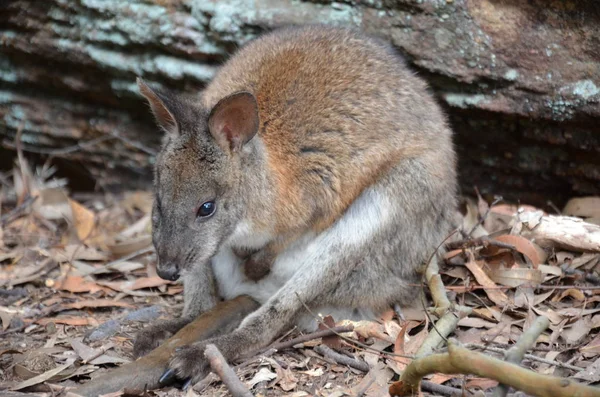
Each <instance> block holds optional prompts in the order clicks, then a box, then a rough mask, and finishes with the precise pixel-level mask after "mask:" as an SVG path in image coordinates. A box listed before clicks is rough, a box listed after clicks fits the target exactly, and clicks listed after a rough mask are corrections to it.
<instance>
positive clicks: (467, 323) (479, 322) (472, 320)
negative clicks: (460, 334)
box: [458, 317, 496, 328]
mask: <svg viewBox="0 0 600 397" xmlns="http://www.w3.org/2000/svg"><path fill="white" fill-rule="evenodd" d="M458 326H459V327H472V328H494V327H495V326H496V323H493V322H491V321H485V320H483V319H481V318H476V317H464V318H461V319H460V320H459V321H458Z"/></svg>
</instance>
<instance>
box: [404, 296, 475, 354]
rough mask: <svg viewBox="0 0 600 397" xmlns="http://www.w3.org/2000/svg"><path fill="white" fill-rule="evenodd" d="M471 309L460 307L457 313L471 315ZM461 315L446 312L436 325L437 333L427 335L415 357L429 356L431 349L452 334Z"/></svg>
mask: <svg viewBox="0 0 600 397" xmlns="http://www.w3.org/2000/svg"><path fill="white" fill-rule="evenodd" d="M471 310H472V309H471V308H468V307H461V308H460V309H459V313H460V314H461V315H469V314H470V313H471ZM461 315H458V316H457V315H456V314H454V313H453V312H451V311H448V312H447V313H446V314H444V315H443V316H442V318H440V319H439V320H438V321H437V322H436V323H435V329H436V330H437V332H430V333H429V335H427V337H426V338H425V340H424V341H423V343H422V344H421V347H419V350H417V353H416V356H417V357H423V356H426V355H428V354H430V353H431V352H432V351H433V349H435V348H436V347H438V346H439V345H440V344H441V343H442V342H443V341H444V340H446V338H447V337H448V335H450V334H451V333H452V331H454V330H455V329H456V327H457V326H458V322H459V321H460V319H461V317H462V316H461Z"/></svg>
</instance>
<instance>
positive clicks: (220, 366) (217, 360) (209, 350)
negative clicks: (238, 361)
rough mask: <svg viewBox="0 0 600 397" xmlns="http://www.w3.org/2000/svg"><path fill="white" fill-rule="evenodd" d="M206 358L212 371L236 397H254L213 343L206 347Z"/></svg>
mask: <svg viewBox="0 0 600 397" xmlns="http://www.w3.org/2000/svg"><path fill="white" fill-rule="evenodd" d="M204 356H205V357H206V358H207V359H208V361H209V362H210V367H211V368H212V370H213V371H215V373H216V374H217V375H219V378H221V380H222V381H223V383H224V384H225V386H227V388H228V389H229V391H230V392H231V394H232V395H233V396H234V397H253V396H252V393H250V390H248V388H247V387H246V385H244V384H243V383H242V381H241V380H240V379H239V378H238V377H237V375H236V374H235V372H234V371H233V369H231V367H230V366H229V364H227V361H225V357H223V355H222V354H221V352H220V351H219V349H217V347H216V346H215V345H214V344H212V343H211V344H209V345H207V346H206V349H205V350H204Z"/></svg>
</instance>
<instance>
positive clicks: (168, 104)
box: [138, 79, 259, 280]
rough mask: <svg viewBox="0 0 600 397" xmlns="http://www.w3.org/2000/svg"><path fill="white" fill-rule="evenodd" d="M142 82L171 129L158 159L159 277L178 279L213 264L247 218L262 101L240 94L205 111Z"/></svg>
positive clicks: (155, 227)
mask: <svg viewBox="0 0 600 397" xmlns="http://www.w3.org/2000/svg"><path fill="white" fill-rule="evenodd" d="M138 86H139V89H140V92H141V93H142V95H143V96H144V97H145V98H146V99H147V100H148V102H149V104H150V108H151V109H152V112H153V113H154V116H155V118H156V121H157V123H158V125H159V126H160V127H161V128H162V129H163V130H164V131H165V134H166V136H165V139H164V142H163V147H162V149H161V151H160V153H159V154H158V156H157V159H156V165H155V175H154V190H155V200H154V208H153V210H152V240H153V243H154V246H155V248H156V252H157V255H158V268H157V272H158V275H159V276H160V277H162V278H164V279H168V280H176V279H177V278H178V277H179V276H180V274H181V273H185V272H188V271H190V270H191V269H192V268H193V267H194V266H198V265H204V264H206V262H207V261H208V260H210V258H211V257H212V256H214V255H215V254H216V252H217V250H218V248H219V246H220V244H221V243H222V242H223V241H225V240H226V239H227V238H228V237H229V236H231V234H232V233H233V231H234V229H235V227H236V225H237V224H238V222H239V221H240V219H241V218H242V217H243V216H244V213H245V199H244V192H243V191H242V190H243V184H242V175H243V171H244V170H243V167H244V163H245V162H244V159H243V157H244V156H249V155H251V153H249V151H251V149H249V148H248V147H249V146H250V145H247V143H248V142H249V141H250V140H251V139H252V138H253V137H254V135H255V134H256V132H257V130H258V125H259V122H258V121H259V120H258V109H257V103H256V99H255V97H254V96H253V95H252V94H250V93H248V92H238V93H234V94H232V95H230V96H227V97H226V98H223V99H222V100H221V101H220V102H219V103H217V104H216V105H215V106H214V107H213V108H212V109H204V108H203V107H202V106H201V105H198V104H194V103H190V102H189V101H186V100H184V99H182V98H179V97H177V96H176V95H173V94H170V93H166V92H164V91H157V90H153V89H151V88H150V87H148V85H146V84H145V83H144V82H143V81H142V80H141V79H138Z"/></svg>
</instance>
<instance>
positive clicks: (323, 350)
mask: <svg viewBox="0 0 600 397" xmlns="http://www.w3.org/2000/svg"><path fill="white" fill-rule="evenodd" d="M313 350H314V351H316V352H317V353H319V354H320V355H322V356H323V357H325V358H328V359H330V360H333V361H334V362H335V363H337V364H341V365H347V366H349V367H352V368H355V369H357V370H359V371H363V372H369V364H367V363H366V362H364V361H361V360H357V359H355V358H352V357H348V356H344V355H343V354H340V353H338V352H336V351H334V350H333V349H331V348H329V347H327V346H325V345H319V346H315V348H314V349H313Z"/></svg>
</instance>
